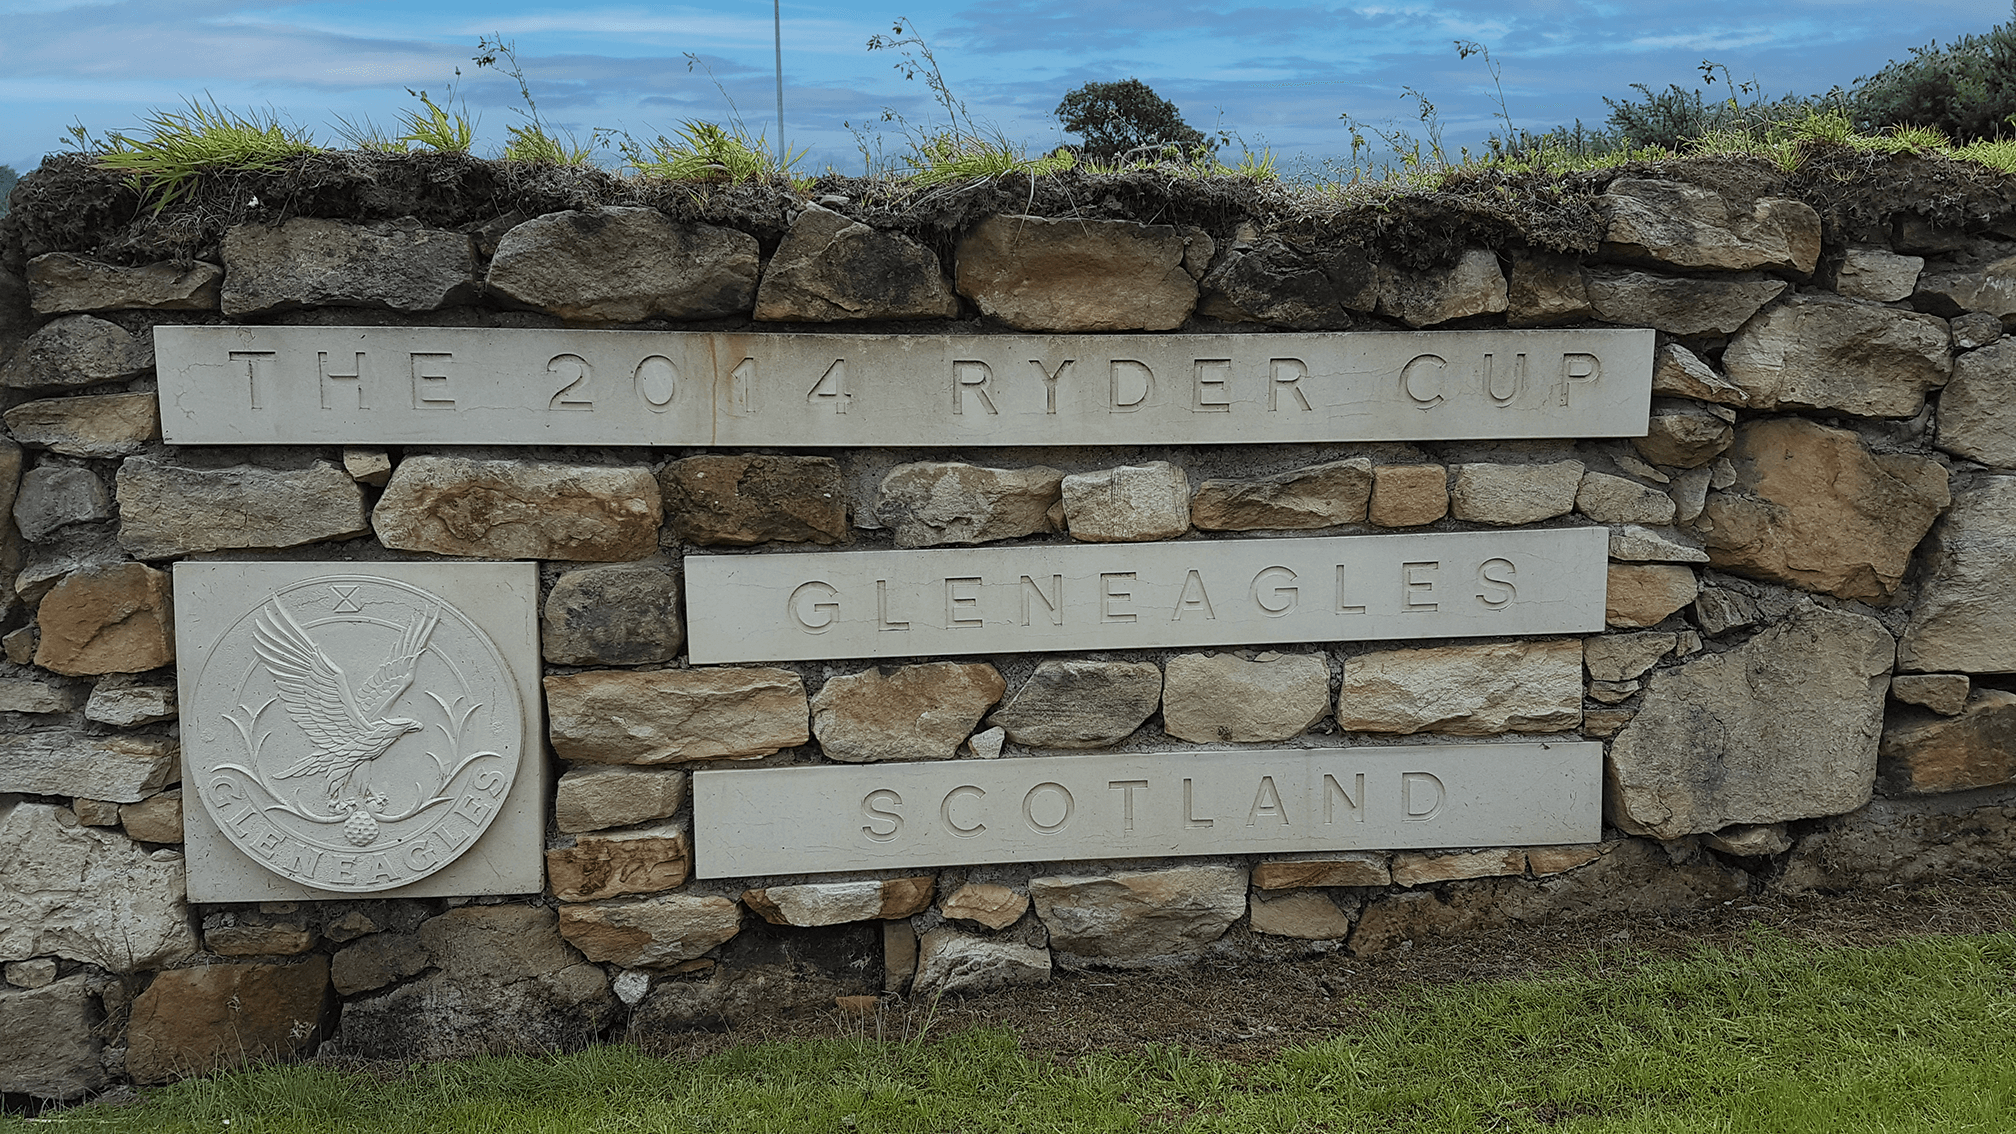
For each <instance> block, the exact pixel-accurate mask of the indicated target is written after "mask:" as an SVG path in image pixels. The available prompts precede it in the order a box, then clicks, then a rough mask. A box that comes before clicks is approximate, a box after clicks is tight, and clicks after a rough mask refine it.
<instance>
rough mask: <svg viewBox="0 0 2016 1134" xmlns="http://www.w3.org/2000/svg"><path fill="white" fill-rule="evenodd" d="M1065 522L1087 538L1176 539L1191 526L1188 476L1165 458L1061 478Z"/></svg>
mask: <svg viewBox="0 0 2016 1134" xmlns="http://www.w3.org/2000/svg"><path fill="white" fill-rule="evenodd" d="M1063 498H1064V523H1065V526H1067V527H1069V528H1070V529H1071V538H1073V539H1079V540H1086V541H1088V542H1092V543H1123V542H1135V541H1141V540H1154V539H1175V538H1176V537H1177V536H1180V535H1182V534H1184V533H1185V532H1187V531H1189V530H1190V480H1189V478H1188V477H1187V476H1185V475H1184V473H1183V470H1182V469H1179V468H1177V467H1176V466H1175V465H1172V464H1170V463H1169V462H1167V461H1150V462H1148V463H1147V464H1145V465H1121V466H1120V467H1118V468H1111V469H1101V470H1099V471H1098V472H1089V473H1074V474H1072V475H1070V476H1067V477H1065V478H1064V481H1063Z"/></svg>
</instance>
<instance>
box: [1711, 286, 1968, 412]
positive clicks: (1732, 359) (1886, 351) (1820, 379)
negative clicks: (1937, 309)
mask: <svg viewBox="0 0 2016 1134" xmlns="http://www.w3.org/2000/svg"><path fill="white" fill-rule="evenodd" d="M1951 352H1952V336H1951V335H1950V334H1949V332H1948V331H1947V328H1946V320H1944V319H1941V318H1939V317H1938V316H1936V315H1926V314H1922V313H1920V312H1917V311H1901V310H1898V309H1897V308H1894V307H1886V306H1884V305H1882V304H1877V303H1859V302H1857V301H1855V300H1852V299H1842V298H1840V297H1839V296H1832V295H1795V296H1791V297H1789V298H1787V299H1786V300H1785V301H1784V302H1783V303H1781V304H1779V305H1778V306H1776V307H1773V308H1771V309H1770V310H1768V311H1765V312H1764V313H1763V314H1762V315H1759V316H1758V317H1757V318H1756V319H1755V320H1753V321H1752V322H1750V323H1749V324H1748V325H1747V326H1745V327H1744V328H1743V330H1742V331H1741V332H1739V333H1738V334H1737V335H1736V337H1735V338H1733V339H1731V340H1730V342H1729V348H1728V349H1727V350H1726V351H1724V352H1723V354H1722V368H1723V369H1724V370H1725V371H1727V372H1728V374H1729V380H1730V381H1731V382H1734V383H1736V384H1737V385H1738V386H1741V387H1743V390H1744V392H1746V393H1748V394H1749V395H1750V403H1749V404H1750V408H1752V409H1778V408H1780V407H1786V408H1800V409H1836V410H1843V411H1845V412H1848V413H1853V414H1860V415H1862V416H1864V417H1911V416H1913V415H1915V414H1916V413H1917V412H1918V411H1919V409H1920V408H1922V407H1923V406H1924V405H1925V391H1927V390H1929V389H1933V388H1936V387H1939V386H1943V385H1945V384H1946V379H1947V378H1948V377H1950V376H1951V375H1952V373H1953V356H1952V353H1951Z"/></svg>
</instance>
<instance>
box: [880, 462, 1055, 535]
mask: <svg viewBox="0 0 2016 1134" xmlns="http://www.w3.org/2000/svg"><path fill="white" fill-rule="evenodd" d="M1063 481H1064V474H1063V473H1061V472H1058V471H1057V470H1056V469H1053V468H1046V467H1044V466H1042V465H1037V466H1035V467H1032V468H1025V469H989V468H981V467H980V466H978V465H968V464H961V463H959V462H957V461H919V462H917V463H915V464H908V465H897V466H896V467H895V468H893V469H891V470H889V475H887V476H885V477H883V478H882V485H881V488H880V489H878V490H877V492H876V494H875V518H876V519H877V520H878V521H879V522H880V523H881V524H882V526H883V527H885V528H888V529H890V531H891V532H892V533H893V534H894V535H895V537H896V546H897V547H936V546H939V545H941V544H975V543H987V542H989V541H992V540H997V539H1014V538H1016V537H1017V536H1026V535H1040V534H1044V533H1047V532H1053V531H1056V530H1057V525H1056V524H1055V523H1054V522H1053V521H1052V519H1051V513H1052V511H1053V510H1054V509H1055V508H1056V507H1057V506H1058V503H1059V502H1060V501H1061V500H1062V499H1063Z"/></svg>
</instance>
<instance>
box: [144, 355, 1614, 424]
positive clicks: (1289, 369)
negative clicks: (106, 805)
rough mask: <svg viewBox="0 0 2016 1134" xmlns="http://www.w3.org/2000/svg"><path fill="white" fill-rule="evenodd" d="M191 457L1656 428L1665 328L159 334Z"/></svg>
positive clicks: (164, 375) (166, 400)
mask: <svg viewBox="0 0 2016 1134" xmlns="http://www.w3.org/2000/svg"><path fill="white" fill-rule="evenodd" d="M155 339H156V343H157V349H158V351H159V361H158V373H159V376H160V397H161V407H162V412H161V419H162V429H163V433H164V436H165V438H166V440H167V441H168V442H169V443H170V444H177V445H261V444H301V443H312V444H351V445H387V444H395V445H396V444H456V443H467V442H472V441H481V442H482V443H484V444H494V445H591V444H592V445H791V446H795V447H805V448H841V447H852V446H864V445H1085V444H1111V443H1133V442H1142V441H1149V440H1152V441H1155V442H1157V443H1162V444H1211V443H1223V442H1265V441H1391V440H1437V439H1442V440H1453V439H1466V438H1472V439H1474V438H1492V439H1501V438H1515V437H1635V436H1642V435H1643V434H1644V433H1645V424H1646V416H1647V413H1648V411H1649V407H1650V404H1651V403H1650V398H1651V393H1650V391H1651V383H1652V346H1653V333H1652V332H1651V331H1646V330H1628V329H1621V328H1619V329H1607V328H1606V329H1586V328H1585V329H1576V330H1517V331H1515V330H1477V331H1420V332H1357V333H1335V332H1332V333H1302V334H1281V335H1181V334H1155V335H1029V334H1017V335H985V336H974V335H950V334H934V335H841V334H820V335H806V334H742V333H729V332H693V331H598V330H582V329H572V328H569V329H548V330H519V329H513V330H503V329H490V328H481V329H479V328H459V327H160V328H157V329H156V331H155Z"/></svg>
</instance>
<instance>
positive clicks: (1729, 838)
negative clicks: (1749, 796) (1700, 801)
mask: <svg viewBox="0 0 2016 1134" xmlns="http://www.w3.org/2000/svg"><path fill="white" fill-rule="evenodd" d="M1701 845H1702V846H1705V847H1707V848H1708V849H1709V850H1713V851H1720V852H1722V853H1723V854H1730V855H1735V856H1736V857H1737V858H1770V857H1771V856H1773V855H1780V854H1784V853H1785V852H1786V851H1788V850H1791V849H1792V836H1790V835H1787V834H1786V833H1785V824H1783V823H1763V824H1756V823H1747V824H1738V825H1736V826H1734V827H1724V828H1722V829H1721V830H1720V831H1717V832H1715V833H1714V834H1712V835H1703V836H1701Z"/></svg>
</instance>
